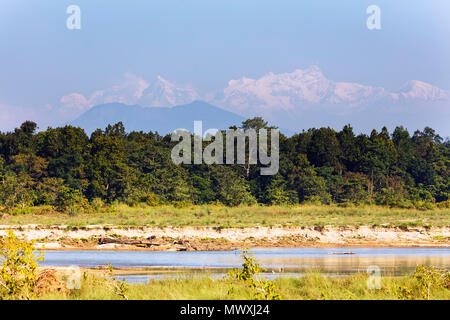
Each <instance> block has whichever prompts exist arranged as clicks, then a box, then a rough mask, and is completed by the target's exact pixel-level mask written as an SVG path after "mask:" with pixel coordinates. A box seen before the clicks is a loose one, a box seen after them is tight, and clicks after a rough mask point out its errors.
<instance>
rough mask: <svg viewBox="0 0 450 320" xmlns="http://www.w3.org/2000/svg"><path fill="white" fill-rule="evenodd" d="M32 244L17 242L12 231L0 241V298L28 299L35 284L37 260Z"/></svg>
mask: <svg viewBox="0 0 450 320" xmlns="http://www.w3.org/2000/svg"><path fill="white" fill-rule="evenodd" d="M33 244H34V242H27V241H22V240H19V239H18V238H17V237H16V236H15V235H14V233H13V232H12V231H9V232H8V235H7V236H6V237H4V238H2V239H1V240H0V258H1V260H2V264H1V267H0V298H1V299H30V298H31V297H32V296H33V295H34V288H35V286H36V283H37V279H38V276H37V267H38V260H42V259H43V258H42V254H40V256H39V257H36V256H35V255H34V250H35V249H34V247H33Z"/></svg>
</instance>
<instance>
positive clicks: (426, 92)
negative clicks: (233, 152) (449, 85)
mask: <svg viewBox="0 0 450 320" xmlns="http://www.w3.org/2000/svg"><path fill="white" fill-rule="evenodd" d="M449 99H450V91H445V90H442V89H439V88H437V87H434V86H432V85H430V84H428V83H424V82H421V81H417V80H413V81H409V82H408V83H406V84H405V85H404V86H403V87H402V88H401V89H400V90H399V91H398V92H389V91H388V90H386V89H384V88H381V87H372V86H368V85H363V84H359V83H351V82H334V81H332V80H329V79H327V78H326V77H325V76H324V74H323V73H322V71H321V70H320V69H319V68H318V67H317V66H311V67H309V68H307V69H304V70H299V69H298V70H295V71H294V72H292V73H281V74H274V73H268V74H267V75H265V76H263V77H261V78H259V79H249V78H246V77H243V78H241V79H239V80H231V81H229V83H228V87H227V88H225V90H224V91H223V95H222V97H221V98H220V99H218V100H217V101H215V102H216V104H217V105H219V106H221V107H224V108H230V109H234V110H236V111H241V112H245V111H248V110H249V109H251V110H252V111H256V110H255V109H262V110H264V109H269V110H274V109H280V110H292V109H296V108H304V107H305V106H311V105H317V104H319V105H330V104H331V105H333V104H339V105H343V104H345V105H347V106H348V107H363V106H366V105H368V104H371V103H376V102H377V101H383V102H385V103H386V102H390V103H395V102H402V103H405V102H412V101H413V102H417V101H442V100H449Z"/></svg>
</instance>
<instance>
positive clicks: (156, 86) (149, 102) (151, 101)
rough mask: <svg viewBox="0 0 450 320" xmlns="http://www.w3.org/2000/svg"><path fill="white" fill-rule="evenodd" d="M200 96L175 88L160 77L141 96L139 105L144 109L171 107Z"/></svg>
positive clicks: (182, 88) (181, 88)
mask: <svg viewBox="0 0 450 320" xmlns="http://www.w3.org/2000/svg"><path fill="white" fill-rule="evenodd" d="M199 98H200V96H199V95H198V93H197V92H195V90H193V89H191V88H186V87H177V86H176V85H175V84H174V83H172V82H169V81H167V80H166V79H164V78H163V77H161V76H160V75H158V76H157V77H156V80H155V81H154V82H153V83H151V84H150V85H149V86H148V88H147V89H145V91H144V92H143V94H142V97H141V99H140V100H139V104H141V105H143V106H146V107H171V106H175V105H182V104H187V103H191V102H192V101H195V100H198V99H199Z"/></svg>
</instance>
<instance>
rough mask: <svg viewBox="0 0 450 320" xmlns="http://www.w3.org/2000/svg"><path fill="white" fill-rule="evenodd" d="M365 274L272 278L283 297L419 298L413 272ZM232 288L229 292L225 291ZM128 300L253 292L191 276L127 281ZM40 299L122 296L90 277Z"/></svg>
mask: <svg viewBox="0 0 450 320" xmlns="http://www.w3.org/2000/svg"><path fill="white" fill-rule="evenodd" d="M367 278H368V275H367V274H356V275H352V276H349V277H344V278H332V277H326V276H323V275H321V274H319V273H310V274H307V275H306V276H305V277H301V278H283V279H281V278H279V279H276V280H274V283H275V285H276V288H277V289H276V290H277V292H278V293H280V294H281V297H282V299H283V300H285V299H286V300H302V299H314V300H317V299H332V300H341V299H364V300H378V299H402V298H404V297H403V296H402V295H401V294H400V291H401V289H400V288H402V287H407V288H409V289H410V290H411V294H412V296H411V298H412V299H422V298H423V296H422V295H421V293H420V286H419V285H418V282H417V280H416V279H415V278H414V277H412V276H404V277H383V278H382V279H381V288H380V289H369V288H368V286H367V283H366V281H367ZM232 287H233V288H234V291H233V292H234V293H233V294H232V295H229V294H228V291H229V290H230V289H231V288H232ZM430 292H431V295H430V298H431V299H440V300H448V299H450V289H448V288H445V287H432V288H431V291H430ZM126 294H127V297H128V298H129V299H130V300H152V299H155V300H181V299H186V300H198V299H205V300H227V299H238V300H240V299H251V298H252V292H251V290H250V289H248V288H247V287H246V286H245V285H243V284H241V283H238V282H236V281H234V282H233V281H231V280H225V279H222V280H212V279H210V278H208V277H191V278H185V279H178V280H154V281H150V282H149V283H147V284H137V285H129V290H128V292H127V293H126ZM39 299H76V300H90V299H100V300H103V299H108V300H109V299H121V297H120V296H118V295H116V294H114V292H113V291H112V290H110V289H108V288H107V287H106V286H104V285H101V282H98V283H97V284H95V282H93V281H90V280H89V279H88V280H86V281H84V282H83V285H82V288H81V290H79V291H77V292H72V293H66V294H61V293H53V294H45V295H43V296H40V297H39Z"/></svg>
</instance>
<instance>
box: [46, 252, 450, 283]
mask: <svg viewBox="0 0 450 320" xmlns="http://www.w3.org/2000/svg"><path fill="white" fill-rule="evenodd" d="M252 252H254V253H255V257H256V259H257V260H258V262H259V263H260V264H261V265H263V266H264V267H265V268H268V269H269V270H270V271H271V273H270V275H271V277H273V276H299V275H302V273H304V272H305V271H308V270H318V271H321V272H324V273H326V274H329V275H336V276H339V275H347V274H351V273H354V272H366V270H367V267H368V266H371V265H376V266H378V267H379V268H380V269H381V272H382V273H383V274H385V275H403V274H408V273H411V272H413V271H414V269H415V267H416V266H418V265H422V264H425V265H434V266H439V267H445V268H449V267H450V248H270V249H267V248H255V249H252ZM344 252H354V254H346V255H340V254H339V253H344ZM106 263H111V264H112V265H113V266H114V267H116V268H138V267H139V268H149V269H148V270H151V269H155V270H157V269H160V268H170V269H173V270H177V271H179V272H170V273H167V272H161V273H157V272H156V273H155V272H151V275H149V274H136V275H127V276H126V278H127V279H128V280H129V281H130V282H142V281H147V280H148V279H150V278H152V279H158V278H160V277H163V278H168V277H179V276H180V275H183V274H184V275H186V274H188V273H187V272H188V271H189V272H190V273H191V274H192V270H195V271H196V274H199V272H200V271H201V272H202V273H203V274H208V275H209V276H217V277H219V276H222V275H223V272H224V270H226V269H229V268H234V267H240V266H241V263H242V257H241V252H240V251H189V252H151V251H46V252H45V261H44V262H41V265H42V266H80V267H97V266H104V265H105V264H106ZM203 268H208V269H207V270H204V269H203ZM183 269H184V271H183ZM199 269H200V270H199ZM202 269H203V270H202Z"/></svg>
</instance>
